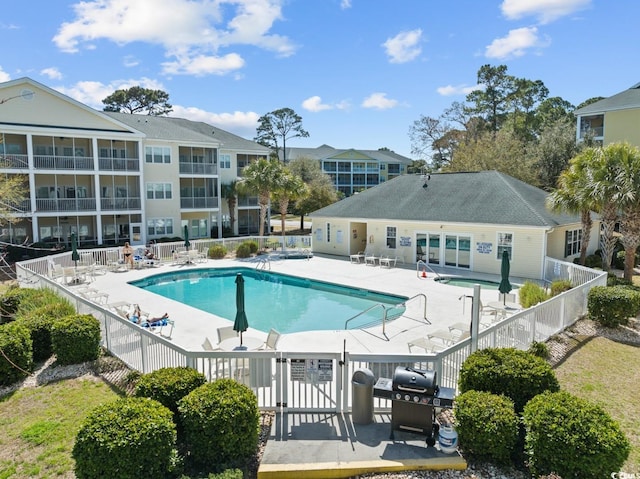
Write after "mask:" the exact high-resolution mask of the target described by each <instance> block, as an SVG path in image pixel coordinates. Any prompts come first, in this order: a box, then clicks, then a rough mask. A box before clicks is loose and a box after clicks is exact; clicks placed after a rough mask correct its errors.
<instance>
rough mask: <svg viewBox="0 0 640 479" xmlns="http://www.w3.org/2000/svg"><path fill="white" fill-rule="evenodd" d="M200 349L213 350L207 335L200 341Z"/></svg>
mask: <svg viewBox="0 0 640 479" xmlns="http://www.w3.org/2000/svg"><path fill="white" fill-rule="evenodd" d="M202 349H204V350H205V351H215V350H216V349H215V348H214V347H213V344H211V341H209V338H207V337H205V338H204V342H203V343H202Z"/></svg>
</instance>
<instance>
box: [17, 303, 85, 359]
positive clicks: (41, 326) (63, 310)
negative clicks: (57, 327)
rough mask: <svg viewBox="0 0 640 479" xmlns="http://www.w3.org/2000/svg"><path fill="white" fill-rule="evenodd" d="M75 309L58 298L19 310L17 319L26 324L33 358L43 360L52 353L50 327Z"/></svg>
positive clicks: (71, 313) (74, 311) (73, 312)
mask: <svg viewBox="0 0 640 479" xmlns="http://www.w3.org/2000/svg"><path fill="white" fill-rule="evenodd" d="M75 313H76V310H75V308H74V307H73V306H71V303H69V302H68V301H66V300H64V299H62V298H58V300H57V301H56V302H53V303H51V304H47V305H44V306H40V307H39V308H36V309H33V310H30V311H25V312H21V313H20V315H19V316H18V321H19V322H21V323H22V324H24V325H25V326H27V328H29V331H30V333H31V340H32V342H33V360H34V361H36V362H37V361H44V360H46V359H49V358H50V357H51V355H52V354H53V346H52V344H51V327H52V325H53V323H54V321H55V320H57V319H59V318H64V317H66V316H71V315H73V314H75Z"/></svg>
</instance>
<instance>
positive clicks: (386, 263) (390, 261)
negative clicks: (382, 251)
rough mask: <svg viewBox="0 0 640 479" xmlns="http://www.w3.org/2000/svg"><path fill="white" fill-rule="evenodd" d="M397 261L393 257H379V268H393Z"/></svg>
mask: <svg viewBox="0 0 640 479" xmlns="http://www.w3.org/2000/svg"><path fill="white" fill-rule="evenodd" d="M397 261H398V258H396V257H395V256H393V257H391V256H381V257H380V267H381V268H382V267H386V268H394V267H395V266H396V262H397Z"/></svg>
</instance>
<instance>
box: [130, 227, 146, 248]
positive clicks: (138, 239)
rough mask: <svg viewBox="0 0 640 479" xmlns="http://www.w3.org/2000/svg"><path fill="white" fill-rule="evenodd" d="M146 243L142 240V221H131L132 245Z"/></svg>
mask: <svg viewBox="0 0 640 479" xmlns="http://www.w3.org/2000/svg"><path fill="white" fill-rule="evenodd" d="M141 244H144V241H142V223H131V246H134V245H141Z"/></svg>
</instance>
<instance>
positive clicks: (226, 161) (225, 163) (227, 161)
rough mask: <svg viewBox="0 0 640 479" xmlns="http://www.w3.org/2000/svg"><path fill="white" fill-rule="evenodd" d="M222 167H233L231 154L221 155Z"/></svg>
mask: <svg viewBox="0 0 640 479" xmlns="http://www.w3.org/2000/svg"><path fill="white" fill-rule="evenodd" d="M220 168H231V155H220Z"/></svg>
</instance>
